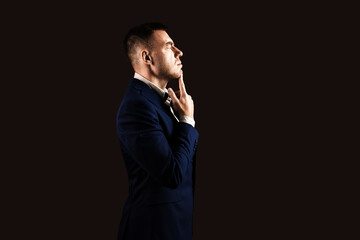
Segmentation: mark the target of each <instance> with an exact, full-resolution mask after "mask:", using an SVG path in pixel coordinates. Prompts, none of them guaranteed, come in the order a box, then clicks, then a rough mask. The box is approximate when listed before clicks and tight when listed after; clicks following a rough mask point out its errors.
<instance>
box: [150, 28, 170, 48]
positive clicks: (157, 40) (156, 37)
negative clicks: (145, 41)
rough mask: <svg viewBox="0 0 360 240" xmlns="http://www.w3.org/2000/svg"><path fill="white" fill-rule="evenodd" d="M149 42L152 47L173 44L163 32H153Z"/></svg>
mask: <svg viewBox="0 0 360 240" xmlns="http://www.w3.org/2000/svg"><path fill="white" fill-rule="evenodd" d="M151 41H152V44H154V45H164V44H166V43H168V42H171V43H173V40H172V39H171V38H170V36H169V35H168V34H167V32H165V31H164V30H155V31H154V32H153V34H152V36H151Z"/></svg>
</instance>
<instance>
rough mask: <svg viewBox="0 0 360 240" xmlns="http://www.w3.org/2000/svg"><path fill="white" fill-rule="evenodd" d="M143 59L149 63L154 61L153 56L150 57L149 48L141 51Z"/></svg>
mask: <svg viewBox="0 0 360 240" xmlns="http://www.w3.org/2000/svg"><path fill="white" fill-rule="evenodd" d="M141 59H142V60H143V61H144V63H145V64H147V65H149V64H151V62H152V60H151V57H150V53H149V52H148V51H147V50H143V51H142V52H141Z"/></svg>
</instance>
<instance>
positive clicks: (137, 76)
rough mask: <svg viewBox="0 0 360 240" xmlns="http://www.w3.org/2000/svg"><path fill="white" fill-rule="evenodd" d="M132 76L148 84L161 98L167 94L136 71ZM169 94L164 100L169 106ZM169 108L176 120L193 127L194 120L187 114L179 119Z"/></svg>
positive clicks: (166, 91)
mask: <svg viewBox="0 0 360 240" xmlns="http://www.w3.org/2000/svg"><path fill="white" fill-rule="evenodd" d="M134 78H136V79H139V80H140V81H142V82H144V83H145V84H146V85H148V86H149V87H150V88H151V89H153V90H154V91H155V92H156V93H157V94H158V95H159V96H160V97H161V98H162V99H164V97H165V93H167V94H168V90H167V89H166V88H165V90H162V89H161V88H159V87H158V86H156V85H155V84H153V83H152V82H150V81H149V80H148V79H146V78H145V77H143V76H141V75H140V74H138V73H136V72H135V74H134ZM169 99H170V96H169V97H168V100H167V101H166V102H165V104H166V105H168V106H170V104H169V103H170V100H169ZM170 110H171V112H172V114H173V115H174V117H175V118H176V120H177V121H178V122H184V123H188V124H190V125H191V126H193V127H195V120H194V119H192V118H191V117H189V116H185V115H183V116H180V119H178V118H177V117H176V116H175V113H174V110H173V109H172V107H171V106H170Z"/></svg>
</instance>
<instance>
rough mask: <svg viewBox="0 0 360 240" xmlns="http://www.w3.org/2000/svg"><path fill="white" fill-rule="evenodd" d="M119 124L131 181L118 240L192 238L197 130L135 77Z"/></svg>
mask: <svg viewBox="0 0 360 240" xmlns="http://www.w3.org/2000/svg"><path fill="white" fill-rule="evenodd" d="M116 124H117V134H118V137H119V140H120V146H121V150H122V154H123V159H124V161H125V166H126V170H127V173H128V179H129V196H128V199H127V201H126V203H125V205H124V207H123V215H122V218H121V222H120V227H119V235H118V239H121V240H190V239H192V225H193V224H192V223H193V206H194V180H195V179H194V174H195V152H196V149H197V140H198V132H197V130H196V129H195V128H194V127H192V126H191V125H190V124H187V123H181V122H177V120H176V119H175V118H174V116H173V115H172V113H171V112H170V109H169V107H168V106H166V105H165V104H164V102H163V100H162V99H161V97H160V96H159V95H158V94H157V93H156V92H155V91H154V90H152V89H151V88H149V86H147V85H146V84H145V83H143V82H141V81H140V80H138V79H135V78H134V79H132V80H131V82H130V84H129V86H128V89H127V91H126V93H125V96H124V98H123V100H122V103H121V105H120V108H119V111H118V114H117V121H116Z"/></svg>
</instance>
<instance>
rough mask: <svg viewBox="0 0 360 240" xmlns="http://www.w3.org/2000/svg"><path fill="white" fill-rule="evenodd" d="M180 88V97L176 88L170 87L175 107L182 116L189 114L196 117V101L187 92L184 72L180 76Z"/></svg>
mask: <svg viewBox="0 0 360 240" xmlns="http://www.w3.org/2000/svg"><path fill="white" fill-rule="evenodd" d="M179 89H180V90H179V92H180V94H179V98H178V97H177V96H176V94H175V92H174V90H172V89H171V88H169V89H168V91H169V95H170V97H171V99H172V102H173V108H174V110H175V111H176V112H177V113H178V114H179V115H180V116H188V117H191V118H192V119H194V102H193V100H192V98H191V96H190V95H189V94H187V92H186V89H185V84H184V80H183V74H181V76H180V78H179Z"/></svg>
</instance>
